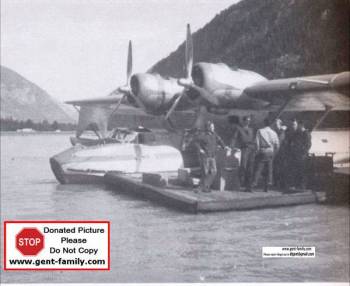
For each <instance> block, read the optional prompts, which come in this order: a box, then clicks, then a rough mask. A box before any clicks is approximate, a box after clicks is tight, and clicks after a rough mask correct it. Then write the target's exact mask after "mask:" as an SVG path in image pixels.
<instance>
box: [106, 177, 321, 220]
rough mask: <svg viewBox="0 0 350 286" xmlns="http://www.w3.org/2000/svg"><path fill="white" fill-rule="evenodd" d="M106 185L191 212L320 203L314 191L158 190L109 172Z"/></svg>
mask: <svg viewBox="0 0 350 286" xmlns="http://www.w3.org/2000/svg"><path fill="white" fill-rule="evenodd" d="M104 182H105V183H106V184H107V185H108V186H110V187H111V188H113V189H114V190H116V191H118V192H122V193H125V194H129V195H133V196H137V197H142V198H145V199H149V200H152V201H155V202H157V203H160V204H162V205H167V206H169V207H172V208H176V209H180V210H182V211H186V212H190V213H199V212H218V211H242V210H251V209H258V208H272V207H283V206H292V205H301V204H311V203H316V202H318V201H319V196H318V195H317V194H315V193H314V192H312V191H305V192H300V193H292V194H283V193H281V192H278V191H268V192H263V191H261V190H257V191H254V192H238V191H212V192H210V193H203V192H199V193H195V192H194V191H193V189H192V188H185V187H180V186H174V185H168V186H166V187H157V186H153V185H149V184H145V183H142V182H141V178H140V177H133V176H127V175H122V174H120V173H117V172H108V173H107V174H106V175H105V176H104Z"/></svg>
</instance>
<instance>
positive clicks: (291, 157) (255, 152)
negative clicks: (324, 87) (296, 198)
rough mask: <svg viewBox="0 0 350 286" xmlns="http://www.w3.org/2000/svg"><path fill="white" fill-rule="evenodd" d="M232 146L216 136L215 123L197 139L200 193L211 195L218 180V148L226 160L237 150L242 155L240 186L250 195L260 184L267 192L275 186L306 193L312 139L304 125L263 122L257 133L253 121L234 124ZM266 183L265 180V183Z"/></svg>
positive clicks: (245, 119)
mask: <svg viewBox="0 0 350 286" xmlns="http://www.w3.org/2000/svg"><path fill="white" fill-rule="evenodd" d="M230 135H231V136H230V142H229V144H227V145H225V143H224V142H223V140H222V139H221V138H220V137H219V136H218V135H217V134H216V132H215V127H214V123H213V122H211V121H208V122H207V123H206V127H205V130H203V131H201V132H199V133H198V134H197V135H196V137H195V146H196V148H197V150H198V154H199V161H200V164H201V171H202V177H201V190H202V191H203V192H209V191H210V190H211V186H212V184H213V182H214V180H215V178H216V176H217V162H216V157H217V156H216V154H217V149H218V147H221V148H223V149H225V150H226V155H227V156H226V158H230V155H231V154H232V153H233V152H235V151H236V150H237V149H239V150H240V151H241V160H240V165H239V180H240V185H241V186H243V187H244V188H245V191H247V192H251V191H252V189H253V188H256V187H257V186H258V185H259V184H260V183H261V181H262V182H263V186H264V190H265V191H267V189H268V187H269V186H273V185H274V186H276V187H277V188H279V189H283V190H287V191H288V190H293V189H305V187H306V185H305V184H306V180H305V171H306V170H305V168H306V159H307V156H308V152H309V150H310V148H311V135H310V132H309V131H308V130H307V129H306V128H305V125H304V123H303V122H301V121H300V122H298V121H297V120H296V119H293V120H291V121H290V122H289V124H288V127H286V126H284V125H283V122H282V120H281V119H279V118H277V119H275V120H274V121H273V122H270V121H269V120H268V119H265V121H264V127H263V128H260V129H258V130H256V131H255V130H254V129H253V128H252V127H251V117H250V116H244V117H242V118H240V121H239V122H232V126H231V130H230ZM262 179H264V180H262Z"/></svg>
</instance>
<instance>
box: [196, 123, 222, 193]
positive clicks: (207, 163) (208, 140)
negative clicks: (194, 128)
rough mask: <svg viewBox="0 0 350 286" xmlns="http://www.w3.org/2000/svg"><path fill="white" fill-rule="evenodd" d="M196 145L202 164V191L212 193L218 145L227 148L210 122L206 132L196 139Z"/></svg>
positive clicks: (207, 124) (202, 132)
mask: <svg viewBox="0 0 350 286" xmlns="http://www.w3.org/2000/svg"><path fill="white" fill-rule="evenodd" d="M195 144H196V146H197V148H198V151H199V159H200V164H201V172H202V177H201V189H202V191H203V192H210V187H211V185H212V184H213V182H214V180H215V177H216V174H217V166H216V159H215V157H216V153H217V148H218V145H220V146H221V147H222V148H226V147H225V144H224V142H223V141H222V139H221V138H220V137H219V136H218V135H217V134H216V133H215V127H214V123H213V122H212V121H208V122H207V123H206V126H205V130H204V131H201V132H200V133H199V134H198V136H197V138H196V139H195Z"/></svg>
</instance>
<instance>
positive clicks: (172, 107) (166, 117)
mask: <svg viewBox="0 0 350 286" xmlns="http://www.w3.org/2000/svg"><path fill="white" fill-rule="evenodd" d="M183 95H184V93H181V94H180V95H179V96H178V97H177V98H176V99H175V101H174V103H173V105H172V106H171V107H170V109H169V110H168V112H167V113H166V115H165V119H166V120H168V119H169V117H170V115H171V114H172V113H173V112H174V110H175V108H176V106H177V105H178V104H179V102H180V100H181V98H182V97H183Z"/></svg>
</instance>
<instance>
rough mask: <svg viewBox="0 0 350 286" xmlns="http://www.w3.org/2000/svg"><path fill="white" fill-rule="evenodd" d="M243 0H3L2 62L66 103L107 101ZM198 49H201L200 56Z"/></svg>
mask: <svg viewBox="0 0 350 286" xmlns="http://www.w3.org/2000/svg"><path fill="white" fill-rule="evenodd" d="M236 2H238V0H1V65H4V66H6V67H8V68H11V69H13V70H14V71H16V72H18V73H19V74H21V75H22V76H24V77H25V78H27V79H29V80H30V81H32V82H34V83H36V84H37V85H39V86H40V87H41V88H43V89H44V90H46V91H47V92H48V93H49V94H50V95H52V96H53V97H54V98H56V99H58V100H59V101H64V100H72V99H82V98H89V97H97V96H105V95H107V94H108V93H109V92H111V91H112V90H114V89H115V88H116V87H118V86H120V85H123V84H125V82H126V55H127V45H128V41H129V39H130V40H132V42H133V72H145V71H147V70H148V69H149V68H150V67H151V66H152V65H153V64H155V63H156V62H157V61H158V60H160V59H162V58H164V57H166V56H167V55H169V53H171V52H172V51H174V50H175V49H176V48H177V47H178V46H179V45H180V44H181V43H182V42H183V41H184V40H185V35H186V24H187V23H190V24H191V29H192V32H194V31H196V30H198V29H199V28H201V27H203V26H204V25H205V24H206V23H208V22H209V21H210V20H211V19H212V18H214V17H215V15H216V14H218V13H220V11H222V10H223V9H226V8H228V7H229V6H231V5H232V4H234V3H236ZM194 52H195V51H194Z"/></svg>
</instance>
